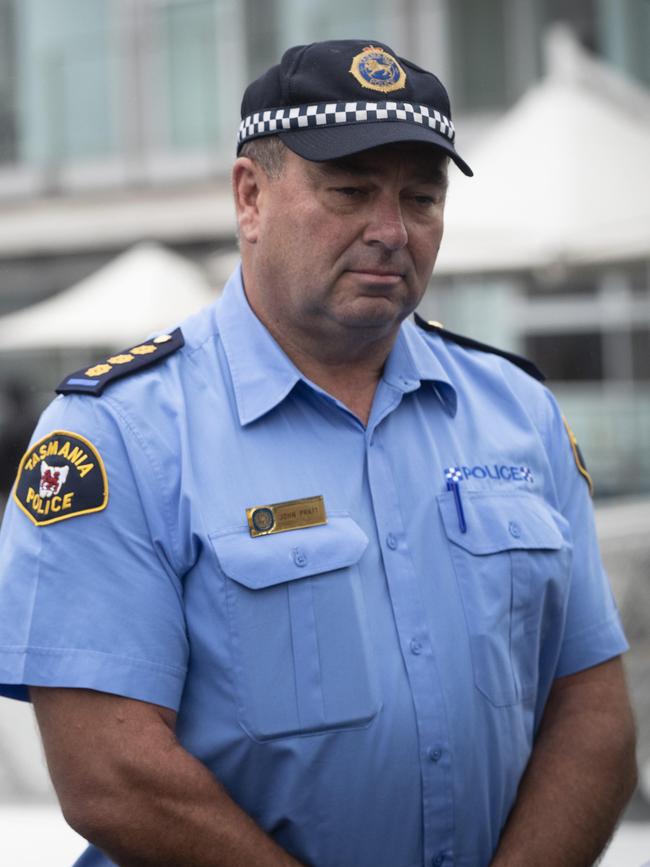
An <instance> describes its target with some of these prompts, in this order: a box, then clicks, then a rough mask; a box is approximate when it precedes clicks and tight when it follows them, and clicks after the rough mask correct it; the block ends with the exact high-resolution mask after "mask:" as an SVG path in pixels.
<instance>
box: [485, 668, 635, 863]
mask: <svg viewBox="0 0 650 867" xmlns="http://www.w3.org/2000/svg"><path fill="white" fill-rule="evenodd" d="M634 744H635V733H634V719H633V716H632V711H631V708H630V703H629V699H628V694H627V688H626V685H625V676H624V673H623V667H622V664H621V661H620V658H616V659H611V660H609V661H608V662H605V663H602V664H601V665H597V666H594V667H593V668H589V669H585V670H584V671H581V672H579V673H577V674H573V675H570V676H568V677H562V678H559V679H558V680H556V681H555V684H554V686H553V689H552V690H551V694H550V697H549V700H548V703H547V705H546V710H545V711H544V717H543V719H542V723H541V726H540V730H539V734H538V737H537V740H536V743H535V747H534V749H533V753H532V756H531V759H530V762H529V764H528V767H527V769H526V773H525V774H524V776H523V778H522V781H521V784H520V787H519V791H518V793H517V800H516V802H515V805H514V807H513V809H512V812H511V814H510V817H509V819H508V822H507V824H506V827H505V830H504V832H503V835H502V837H501V841H500V843H499V847H498V849H497V852H496V854H495V856H494V860H493V861H492V863H491V867H591V865H592V864H594V862H595V861H596V859H597V858H598V856H599V855H600V854H601V852H602V851H603V849H604V848H605V846H606V845H607V842H608V840H609V838H610V836H611V834H612V831H613V830H614V827H615V825H616V821H617V819H618V817H619V815H620V814H621V811H622V810H623V807H624V806H625V804H626V803H627V801H628V800H629V798H630V796H631V794H632V792H633V791H634V787H635V785H636V763H635V757H634Z"/></svg>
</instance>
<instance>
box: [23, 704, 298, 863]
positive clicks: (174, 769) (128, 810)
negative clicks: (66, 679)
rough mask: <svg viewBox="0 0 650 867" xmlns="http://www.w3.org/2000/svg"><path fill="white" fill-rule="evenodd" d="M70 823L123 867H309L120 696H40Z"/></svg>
mask: <svg viewBox="0 0 650 867" xmlns="http://www.w3.org/2000/svg"><path fill="white" fill-rule="evenodd" d="M31 695H32V700H33V702H34V707H35V709H36V715H37V718H38V722H39V726H40V728H41V734H42V736H43V743H44V746H45V752H46V755H47V760H48V766H49V769H50V773H51V775H52V780H53V782H54V786H55V788H56V791H57V794H58V796H59V800H60V802H61V807H62V809H63V813H64V816H65V818H66V820H67V821H68V822H69V824H70V825H71V826H72V827H73V828H74V829H75V830H77V831H78V832H79V833H80V834H81V835H82V836H83V837H85V838H86V839H87V840H89V841H90V842H91V843H93V844H94V845H95V846H97V847H98V848H99V849H102V850H103V851H104V852H105V853H106V854H107V855H108V856H109V857H110V858H111V860H113V861H114V862H115V863H116V864H119V865H120V867H161V865H164V867H251V865H253V864H254V865H255V867H300V864H299V862H298V861H297V860H295V859H294V858H292V857H291V856H290V855H289V854H288V853H287V852H285V851H284V850H283V849H282V848H281V847H280V846H278V845H277V844H276V843H275V842H274V841H273V840H271V838H270V837H269V836H268V835H267V834H265V833H264V831H263V830H262V829H261V828H260V827H259V826H258V825H257V824H256V823H255V822H254V821H253V819H252V818H251V817H250V816H249V815H248V814H247V813H246V812H245V811H244V810H242V809H241V808H240V807H239V806H238V805H237V804H235V802H234V801H233V800H232V798H230V796H229V795H228V793H227V792H226V790H225V789H224V788H223V786H221V785H220V784H219V782H218V781H217V780H216V779H215V777H214V775H213V774H212V773H211V772H210V771H209V770H208V769H207V768H206V767H205V766H204V765H203V764H202V763H201V762H200V761H198V760H197V759H196V758H194V756H192V755H190V753H188V752H187V751H186V750H185V749H184V748H183V747H182V746H181V745H180V744H179V743H178V741H177V740H176V737H175V735H174V722H175V714H174V713H173V712H172V711H169V710H167V709H165V708H160V707H156V706H154V705H148V704H146V703H144V702H137V701H131V700H129V699H123V698H120V697H119V696H113V695H107V694H103V693H97V692H92V691H90V690H75V689H36V688H33V689H32V690H31Z"/></svg>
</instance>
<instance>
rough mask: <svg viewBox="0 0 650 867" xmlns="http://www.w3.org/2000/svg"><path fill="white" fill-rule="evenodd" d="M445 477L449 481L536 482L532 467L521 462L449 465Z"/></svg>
mask: <svg viewBox="0 0 650 867" xmlns="http://www.w3.org/2000/svg"><path fill="white" fill-rule="evenodd" d="M445 479H446V480H447V481H448V482H455V483H456V484H458V483H459V482H464V481H466V480H468V479H476V480H478V481H484V480H492V481H494V482H525V483H526V484H529V485H532V484H534V482H535V477H534V476H533V471H532V470H531V468H530V467H527V466H522V465H521V464H510V463H503V464H475V465H474V466H465V465H462V466H458V467H447V468H446V469H445Z"/></svg>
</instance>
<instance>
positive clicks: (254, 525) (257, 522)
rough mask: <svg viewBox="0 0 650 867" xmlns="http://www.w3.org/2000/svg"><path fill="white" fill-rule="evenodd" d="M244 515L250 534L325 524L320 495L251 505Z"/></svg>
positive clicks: (323, 502) (323, 507)
mask: <svg viewBox="0 0 650 867" xmlns="http://www.w3.org/2000/svg"><path fill="white" fill-rule="evenodd" d="M246 517H247V519H248V526H249V528H250V533H251V536H268V535H270V534H271V533H284V532H286V531H287V530H301V529H302V528H303V527H317V526H318V525H319V524H327V514H326V513H325V501H324V500H323V498H322V497H307V498H306V499H304V500H287V502H286V503H271V504H270V505H268V506H251V508H250V509H246Z"/></svg>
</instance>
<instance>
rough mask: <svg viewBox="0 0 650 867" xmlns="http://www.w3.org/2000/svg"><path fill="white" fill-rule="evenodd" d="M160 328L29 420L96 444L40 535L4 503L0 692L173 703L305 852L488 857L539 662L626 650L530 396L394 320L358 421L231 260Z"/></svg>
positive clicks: (417, 858) (575, 666)
mask: <svg viewBox="0 0 650 867" xmlns="http://www.w3.org/2000/svg"><path fill="white" fill-rule="evenodd" d="M182 329H183V334H184V336H185V346H184V347H183V348H182V349H181V350H179V351H177V352H176V353H174V354H173V355H170V356H169V357H168V358H167V359H165V360H164V362H161V363H160V364H158V365H155V366H152V367H151V368H146V369H143V370H142V371H140V372H134V373H133V375H131V376H127V377H125V378H123V379H121V380H120V381H118V382H115V383H113V384H111V385H110V386H109V387H107V389H106V390H105V391H104V393H103V395H102V396H100V397H92V396H87V395H71V396H66V397H61V398H59V399H57V400H55V401H54V402H53V403H52V404H51V405H50V407H49V408H48V409H47V410H46V411H45V412H44V414H43V416H42V417H41V419H40V421H39V423H38V427H37V430H36V432H35V434H34V441H37V440H38V439H40V438H42V437H44V436H45V435H47V434H48V433H49V432H51V431H53V430H64V431H70V432H73V433H76V434H79V435H81V436H83V437H84V438H86V439H87V440H88V441H90V442H91V443H92V444H93V445H94V446H95V448H96V449H97V451H98V453H99V454H100V455H101V457H102V458H103V461H104V464H105V467H106V473H107V478H108V486H109V498H108V505H107V507H106V508H105V509H104V510H103V511H98V512H96V513H93V514H86V515H81V516H77V517H71V518H69V519H68V520H64V521H59V522H57V523H54V524H51V525H48V526H34V525H33V524H32V522H31V521H30V520H28V518H27V517H26V516H25V515H24V514H22V513H21V511H20V510H19V509H18V507H17V506H16V505H15V504H14V503H12V502H10V504H9V506H8V508H7V511H6V516H5V521H4V527H3V532H2V537H1V541H0V563H1V564H2V565H1V567H0V645H1V647H0V682H1V683H2V684H3V686H2V691H3V692H4V694H6V695H10V696H14V697H18V698H26V697H27V693H26V689H25V685H45V686H59V687H84V688H90V689H95V690H101V691H106V692H109V693H116V694H118V695H122V696H129V697H132V698H136V699H140V700H143V701H147V702H153V703H156V704H159V705H164V706H166V707H170V708H173V709H175V710H177V711H178V735H179V738H180V741H181V743H182V744H183V745H184V746H185V747H186V749H187V750H189V751H190V752H191V753H192V754H194V755H195V756H197V757H198V758H199V759H200V760H201V761H202V762H203V763H204V764H205V765H206V766H207V767H208V768H209V769H210V770H211V771H213V772H214V774H215V776H216V777H217V778H218V779H219V780H220V781H221V782H222V783H223V784H224V786H225V787H226V789H227V791H228V792H229V793H230V795H231V796H232V798H234V800H235V801H236V802H237V803H238V804H240V805H241V807H243V809H244V810H246V811H247V812H248V813H249V814H250V815H251V816H252V817H253V818H254V819H255V820H256V821H257V822H258V823H259V824H260V825H261V827H262V828H264V829H265V830H266V831H267V832H268V833H269V834H270V835H271V836H272V837H273V838H274V839H275V840H276V841H277V842H278V843H279V844H280V845H281V846H283V847H285V848H286V849H287V850H288V851H289V852H291V853H293V854H294V855H295V856H296V857H297V858H298V859H300V860H301V861H303V862H304V863H305V864H309V865H313V867H439V865H445V867H450V865H457V867H483V865H487V864H488V863H489V861H490V858H491V855H492V853H493V852H494V850H495V848H496V846H497V842H498V839H499V833H500V831H501V829H502V827H503V825H504V822H505V820H506V818H507V816H508V813H509V811H510V809H511V807H512V805H513V801H514V799H515V795H516V790H517V784H518V782H519V779H520V777H521V774H522V772H523V770H524V768H525V766H526V762H527V761H528V758H529V756H530V753H531V750H532V747H533V741H534V735H535V729H536V725H537V724H538V722H539V720H540V716H541V714H542V711H543V707H544V703H545V700H546V698H547V696H548V693H549V689H550V687H551V684H552V682H553V679H554V678H556V677H559V676H562V675H567V674H571V673H572V672H576V671H578V670H580V669H584V668H586V667H589V666H592V665H595V664H597V663H599V662H602V661H604V660H606V659H608V658H611V657H613V656H616V655H618V654H620V653H621V652H623V651H624V650H625V649H626V647H627V645H626V642H625V639H624V636H623V633H622V630H621V627H620V624H619V618H618V615H617V611H616V607H615V604H614V602H613V599H612V595H611V592H610V589H609V586H608V583H607V579H606V577H605V574H604V572H603V568H602V565H601V561H600V557H599V553H598V548H597V543H596V539H595V536H594V527H593V518H592V508H591V502H590V497H589V492H588V487H587V484H586V483H585V481H584V479H583V478H581V476H580V475H579V473H578V471H577V468H576V464H575V462H574V458H573V455H572V450H571V446H570V443H569V439H568V437H567V435H566V432H565V430H564V426H563V422H562V417H561V415H560V412H559V411H558V408H557V406H556V404H555V401H554V399H553V398H552V397H551V395H550V394H549V392H548V391H547V390H546V389H545V388H544V387H543V386H541V385H540V384H539V383H538V382H537V381H535V380H533V379H532V378H531V377H529V376H528V375H527V374H525V373H523V372H522V371H521V370H519V369H518V368H516V367H515V366H513V365H512V364H511V363H510V362H508V361H506V360H504V359H502V358H499V357H497V356H495V355H491V354H488V353H484V352H479V351H476V350H468V349H463V348H461V347H460V346H458V345H456V344H454V343H452V342H449V341H446V340H444V339H443V338H442V337H440V336H439V335H436V334H429V333H427V332H425V331H423V330H421V329H420V328H418V327H417V326H416V325H415V324H413V323H410V322H408V323H404V324H403V326H402V328H401V330H400V332H399V335H398V337H397V341H396V343H395V345H394V348H393V350H392V352H391V354H390V357H389V358H388V361H387V363H386V366H385V370H384V373H383V376H382V379H381V382H380V383H379V386H378V389H377V392H376V395H375V399H374V402H373V406H372V412H371V415H370V419H369V422H368V425H367V427H364V426H363V424H362V423H361V422H360V421H359V420H358V419H357V418H356V417H355V416H354V415H353V414H352V413H351V412H349V411H348V410H347V409H346V408H345V406H343V405H342V404H341V403H340V402H339V401H337V400H335V399H333V398H332V397H330V396H329V395H328V394H326V393H325V392H324V391H323V390H322V389H320V388H319V387H317V386H316V385H314V384H313V383H311V382H310V381H308V380H307V379H306V378H305V377H304V376H303V375H302V374H301V373H300V371H298V370H297V369H296V367H295V366H294V365H293V364H292V362H291V361H290V360H289V359H288V358H287V356H286V355H285V354H284V352H283V351H282V349H280V347H279V346H278V344H277V343H276V342H275V341H274V340H273V339H272V338H271V336H270V334H269V333H268V332H267V331H266V329H265V328H264V327H263V325H262V324H261V323H260V322H259V320H258V319H257V318H256V317H255V315H254V314H253V313H252V311H251V309H250V307H249V306H248V303H247V301H246V298H245V294H244V292H243V288H242V283H241V277H240V273H239V271H237V272H236V273H235V274H234V275H233V277H232V278H231V279H230V281H229V283H228V285H227V287H226V289H225V292H224V295H223V298H222V300H221V301H220V302H219V303H218V304H216V305H214V306H213V307H210V308H208V309H206V310H205V311H202V312H200V313H198V314H197V315H196V316H194V317H193V318H191V319H189V320H188V321H187V322H186V323H184V324H183V326H182ZM450 470H452V471H453V472H455V473H456V478H458V479H460V481H459V482H458V490H459V493H460V503H461V506H462V509H463V519H464V522H465V525H466V526H465V532H463V530H462V527H461V516H460V514H459V508H458V501H457V498H456V497H455V495H454V493H453V491H448V490H447V481H446V480H447V474H448V472H447V471H450ZM318 495H321V496H323V498H324V502H325V508H326V511H327V523H326V524H324V525H321V526H312V527H305V528H302V529H297V530H292V531H289V532H282V533H277V534H272V535H268V536H261V537H256V538H254V537H252V536H251V535H250V532H249V528H248V524H247V519H246V509H247V508H249V507H251V506H259V505H268V504H274V503H279V502H283V501H287V500H296V499H303V498H308V497H313V496H318ZM109 863H110V862H109V861H108V859H107V858H106V857H105V856H103V855H102V854H101V853H99V852H98V851H97V850H96V849H94V848H93V847H90V848H89V849H88V851H87V852H86V853H85V854H84V855H83V856H82V857H81V859H80V860H79V861H78V865H84V867H88V865H106V864H109Z"/></svg>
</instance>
